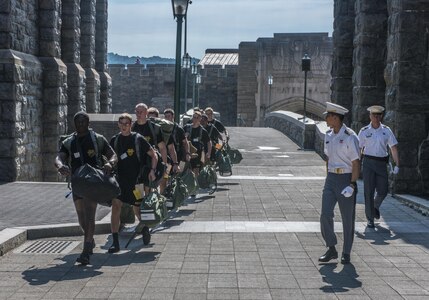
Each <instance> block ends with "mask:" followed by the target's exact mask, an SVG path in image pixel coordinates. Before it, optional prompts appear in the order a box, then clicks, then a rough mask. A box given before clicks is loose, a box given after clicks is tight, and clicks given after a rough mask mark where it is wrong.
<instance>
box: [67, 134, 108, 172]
mask: <svg viewBox="0 0 429 300" xmlns="http://www.w3.org/2000/svg"><path fill="white" fill-rule="evenodd" d="M94 134H95V133H94ZM100 140H101V143H100V145H97V148H98V151H99V153H98V155H99V156H101V155H105V156H107V154H108V153H109V149H110V151H111V153H114V152H113V149H112V148H111V147H110V145H109V143H108V142H107V140H106V138H105V137H103V136H101V139H100ZM59 152H64V153H65V154H67V157H69V158H70V165H71V171H72V173H74V172H75V171H76V170H77V169H78V168H79V167H80V166H82V165H84V164H86V163H87V164H89V165H91V166H92V167H94V168H101V167H102V166H98V165H97V153H96V148H95V146H94V143H93V141H92V137H91V134H90V132H88V134H86V135H84V136H77V135H74V137H73V140H72V142H71V144H70V151H69V150H68V149H67V147H66V146H65V145H64V141H63V142H62V143H61V147H60V151H59ZM70 152H71V153H70Z"/></svg>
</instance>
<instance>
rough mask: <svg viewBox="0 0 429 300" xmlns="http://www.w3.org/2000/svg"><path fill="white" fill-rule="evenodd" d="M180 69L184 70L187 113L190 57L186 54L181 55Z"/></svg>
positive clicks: (186, 107) (186, 108)
mask: <svg viewBox="0 0 429 300" xmlns="http://www.w3.org/2000/svg"><path fill="white" fill-rule="evenodd" d="M182 67H183V69H185V112H187V111H188V70H189V68H190V67H191V57H190V56H189V54H188V53H186V54H185V55H183V62H182Z"/></svg>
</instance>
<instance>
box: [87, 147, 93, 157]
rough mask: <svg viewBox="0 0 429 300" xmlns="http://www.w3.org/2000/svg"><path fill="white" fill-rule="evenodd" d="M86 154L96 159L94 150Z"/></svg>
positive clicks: (89, 150)
mask: <svg viewBox="0 0 429 300" xmlns="http://www.w3.org/2000/svg"><path fill="white" fill-rule="evenodd" d="M86 154H88V157H94V156H95V150H94V149H88V151H87V152H86Z"/></svg>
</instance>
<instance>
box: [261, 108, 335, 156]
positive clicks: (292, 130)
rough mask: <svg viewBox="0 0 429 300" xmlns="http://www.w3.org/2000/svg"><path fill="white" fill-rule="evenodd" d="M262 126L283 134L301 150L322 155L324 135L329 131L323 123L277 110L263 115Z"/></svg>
mask: <svg viewBox="0 0 429 300" xmlns="http://www.w3.org/2000/svg"><path fill="white" fill-rule="evenodd" d="M264 125H265V126H266V127H270V128H274V129H277V130H279V131H280V132H282V133H283V134H285V135H286V136H287V137H288V138H290V139H291V140H292V141H294V142H295V143H296V144H297V145H298V146H300V148H301V149H303V150H315V151H316V152H317V153H318V154H319V155H320V156H322V157H323V158H324V157H325V155H324V153H323V147H324V145H323V143H324V139H325V133H326V131H327V130H328V129H329V128H328V127H327V126H326V122H324V121H314V120H313V119H309V118H307V117H306V118H305V123H304V122H303V116H302V115H300V114H297V113H294V112H290V111H285V110H279V111H274V112H270V113H268V114H266V115H265V119H264Z"/></svg>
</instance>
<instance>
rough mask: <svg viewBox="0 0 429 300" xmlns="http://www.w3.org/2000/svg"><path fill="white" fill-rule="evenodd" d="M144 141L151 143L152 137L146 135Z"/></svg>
mask: <svg viewBox="0 0 429 300" xmlns="http://www.w3.org/2000/svg"><path fill="white" fill-rule="evenodd" d="M144 139H145V140H146V142H148V143H150V136H149V135H145V136H144Z"/></svg>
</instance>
